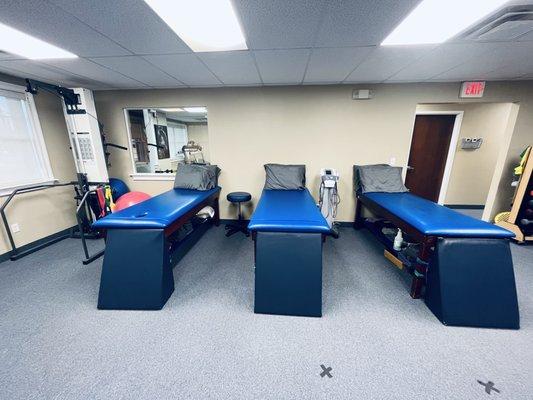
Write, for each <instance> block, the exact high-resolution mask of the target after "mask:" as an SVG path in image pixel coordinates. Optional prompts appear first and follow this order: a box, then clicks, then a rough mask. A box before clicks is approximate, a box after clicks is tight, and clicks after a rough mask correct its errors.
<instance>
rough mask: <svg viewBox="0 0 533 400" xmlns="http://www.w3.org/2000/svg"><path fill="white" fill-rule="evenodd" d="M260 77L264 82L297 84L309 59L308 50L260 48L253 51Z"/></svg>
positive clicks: (301, 78) (300, 80)
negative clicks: (260, 49)
mask: <svg viewBox="0 0 533 400" xmlns="http://www.w3.org/2000/svg"><path fill="white" fill-rule="evenodd" d="M254 56H255V59H256V61H257V67H258V68H259V73H260V74H261V78H262V80H263V82H264V83H266V84H299V83H301V82H302V80H303V77H304V73H305V67H306V65H307V61H308V59H309V50H307V49H293V50H262V51H255V52H254Z"/></svg>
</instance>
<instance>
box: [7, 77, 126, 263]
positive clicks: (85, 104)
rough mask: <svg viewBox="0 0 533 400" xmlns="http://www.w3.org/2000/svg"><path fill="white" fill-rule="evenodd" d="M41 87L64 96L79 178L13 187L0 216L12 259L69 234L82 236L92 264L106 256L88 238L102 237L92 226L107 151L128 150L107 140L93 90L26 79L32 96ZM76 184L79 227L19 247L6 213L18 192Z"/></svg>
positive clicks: (104, 179) (104, 175) (104, 182)
mask: <svg viewBox="0 0 533 400" xmlns="http://www.w3.org/2000/svg"><path fill="white" fill-rule="evenodd" d="M39 90H43V91H46V92H49V93H51V94H53V95H55V96H57V97H59V98H60V99H62V106H63V114H64V117H65V122H66V125H67V130H68V136H69V142H70V148H71V150H72V154H73V157H74V164H75V166H76V177H77V180H76V181H70V182H64V183H60V182H54V183H51V184H41V185H33V186H26V187H22V188H17V189H15V190H13V191H12V192H11V193H10V194H9V196H8V197H7V199H6V200H5V201H4V203H3V204H2V205H1V206H0V216H1V218H2V222H3V224H4V229H5V231H6V233H7V237H8V240H9V243H10V245H11V252H10V259H11V260H13V261H14V260H18V259H20V258H22V257H25V256H27V255H29V254H31V253H34V252H36V251H38V250H40V249H43V248H45V247H47V246H50V245H52V244H54V243H57V242H58V241H60V240H63V239H66V238H67V237H75V238H79V239H81V241H82V246H83V251H84V254H85V259H84V260H83V264H84V265H86V264H89V263H91V262H92V261H94V260H96V259H97V258H99V257H100V256H102V255H103V253H104V252H103V250H101V251H99V252H98V253H96V254H93V255H91V254H90V253H89V250H88V247H87V243H86V240H87V239H95V238H100V237H102V235H101V233H100V232H99V231H95V230H94V229H92V227H91V225H92V223H93V222H94V220H95V219H98V218H99V216H100V214H101V212H100V210H98V208H99V204H98V200H97V195H96V192H97V191H98V190H99V188H102V187H103V186H104V185H108V184H109V176H108V172H107V168H108V166H109V165H110V163H109V156H110V153H109V152H108V148H109V147H113V148H118V149H120V150H127V147H124V146H120V145H117V144H114V143H108V142H107V141H106V137H105V133H104V130H103V125H102V124H101V123H100V122H99V121H98V118H97V117H96V107H95V104H94V98H93V94H92V91H90V90H88V89H84V88H75V89H70V88H65V87H62V86H58V85H52V84H49V83H46V82H41V81H37V80H32V79H26V91H27V92H28V93H31V94H32V95H37V94H38V93H39ZM66 186H73V188H74V191H75V196H74V199H75V200H76V221H77V228H76V230H73V231H72V232H71V233H69V234H63V235H59V236H53V237H52V238H50V239H48V240H45V241H41V242H39V243H38V244H34V245H30V246H29V247H28V246H25V247H26V248H25V249H24V250H20V249H19V248H18V247H17V246H16V244H15V241H14V238H13V234H12V232H11V228H10V225H9V222H8V219H7V216H6V213H5V210H6V208H7V206H8V205H9V204H10V203H11V201H12V200H13V199H14V198H15V197H16V196H18V195H20V194H24V193H30V192H36V191H41V190H46V189H51V188H57V187H66Z"/></svg>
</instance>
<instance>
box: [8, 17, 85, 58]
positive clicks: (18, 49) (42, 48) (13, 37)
mask: <svg viewBox="0 0 533 400" xmlns="http://www.w3.org/2000/svg"><path fill="white" fill-rule="evenodd" d="M0 50H3V51H5V52H7V53H12V54H16V55H19V56H21V57H24V58H29V59H30V60H41V59H52V58H76V57H78V56H77V55H75V54H72V53H70V52H68V51H66V50H63V49H60V48H59V47H56V46H54V45H52V44H50V43H47V42H45V41H43V40H41V39H37V38H35V37H33V36H30V35H28V34H26V33H24V32H21V31H19V30H16V29H14V28H11V27H10V26H7V25H4V24H0Z"/></svg>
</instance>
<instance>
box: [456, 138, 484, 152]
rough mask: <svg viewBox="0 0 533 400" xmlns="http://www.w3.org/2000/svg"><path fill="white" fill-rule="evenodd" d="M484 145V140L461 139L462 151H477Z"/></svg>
mask: <svg viewBox="0 0 533 400" xmlns="http://www.w3.org/2000/svg"><path fill="white" fill-rule="evenodd" d="M482 143H483V138H468V137H467V138H462V139H461V149H466V150H475V149H479V148H480V147H481V144H482Z"/></svg>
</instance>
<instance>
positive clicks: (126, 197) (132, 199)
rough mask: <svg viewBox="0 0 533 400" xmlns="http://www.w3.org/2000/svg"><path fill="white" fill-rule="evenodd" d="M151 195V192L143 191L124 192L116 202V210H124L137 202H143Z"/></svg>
mask: <svg viewBox="0 0 533 400" xmlns="http://www.w3.org/2000/svg"><path fill="white" fill-rule="evenodd" d="M150 197H152V196H150V195H149V194H147V193H143V192H128V193H124V194H123V195H122V196H120V197H119V199H118V200H117V202H116V203H115V209H114V210H113V211H114V212H116V211H120V210H124V209H125V208H128V207H131V206H134V205H135V204H139V203H142V202H143V201H145V200H148V199H149V198H150Z"/></svg>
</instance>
